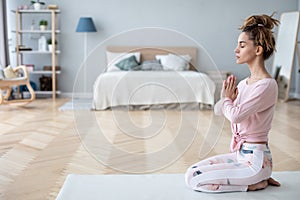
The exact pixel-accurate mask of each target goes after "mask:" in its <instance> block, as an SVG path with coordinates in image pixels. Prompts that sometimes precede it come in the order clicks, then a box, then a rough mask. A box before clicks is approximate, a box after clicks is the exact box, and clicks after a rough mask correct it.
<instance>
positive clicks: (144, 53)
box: [106, 46, 197, 71]
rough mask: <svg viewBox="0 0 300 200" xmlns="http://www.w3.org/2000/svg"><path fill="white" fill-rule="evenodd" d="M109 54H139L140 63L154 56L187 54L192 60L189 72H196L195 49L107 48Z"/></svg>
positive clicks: (152, 58)
mask: <svg viewBox="0 0 300 200" xmlns="http://www.w3.org/2000/svg"><path fill="white" fill-rule="evenodd" d="M106 50H107V51H110V52H137V51H138V52H141V61H144V60H155V55H158V54H159V55H164V54H169V53H173V54H176V55H185V54H188V55H190V56H191V58H192V60H191V62H190V63H189V64H190V70H193V71H197V68H196V66H197V47H155V46H149V47H148V46H147V47H145V46H108V47H107V48H106Z"/></svg>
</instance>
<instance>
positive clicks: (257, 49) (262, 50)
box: [256, 45, 264, 56]
mask: <svg viewBox="0 0 300 200" xmlns="http://www.w3.org/2000/svg"><path fill="white" fill-rule="evenodd" d="M263 52H264V49H263V47H262V46H260V45H258V46H256V55H257V56H260V55H262V54H263Z"/></svg>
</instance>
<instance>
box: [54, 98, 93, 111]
mask: <svg viewBox="0 0 300 200" xmlns="http://www.w3.org/2000/svg"><path fill="white" fill-rule="evenodd" d="M92 103H93V99H92V98H72V99H70V100H69V101H68V102H66V103H65V104H63V105H62V106H61V107H59V108H58V110H59V111H68V110H91V109H92Z"/></svg>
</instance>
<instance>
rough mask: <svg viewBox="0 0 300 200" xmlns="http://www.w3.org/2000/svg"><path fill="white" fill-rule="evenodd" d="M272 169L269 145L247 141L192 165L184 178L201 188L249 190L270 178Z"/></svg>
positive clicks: (200, 189)
mask: <svg viewBox="0 0 300 200" xmlns="http://www.w3.org/2000/svg"><path fill="white" fill-rule="evenodd" d="M271 173H272V156H271V152H270V150H269V148H268V145H266V144H249V143H244V144H243V145H242V147H241V149H240V150H239V151H237V152H235V153H229V154H223V155H218V156H214V157H211V158H208V159H205V160H202V161H200V162H198V163H196V164H194V165H192V166H191V167H190V168H189V169H188V170H187V172H186V174H185V182H186V184H187V186H188V187H190V188H191V189H193V190H197V191H201V192H235V191H247V189H248V185H252V184H255V183H258V182H261V181H263V180H267V179H268V178H269V177H270V176H271Z"/></svg>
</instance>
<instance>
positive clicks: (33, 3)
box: [31, 0, 45, 10]
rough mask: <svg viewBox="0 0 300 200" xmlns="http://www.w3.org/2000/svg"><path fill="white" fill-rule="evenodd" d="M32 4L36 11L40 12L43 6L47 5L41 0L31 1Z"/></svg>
mask: <svg viewBox="0 0 300 200" xmlns="http://www.w3.org/2000/svg"><path fill="white" fill-rule="evenodd" d="M31 4H32V5H33V8H34V10H40V9H41V7H42V5H45V3H44V2H41V1H40V0H36V1H31Z"/></svg>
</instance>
